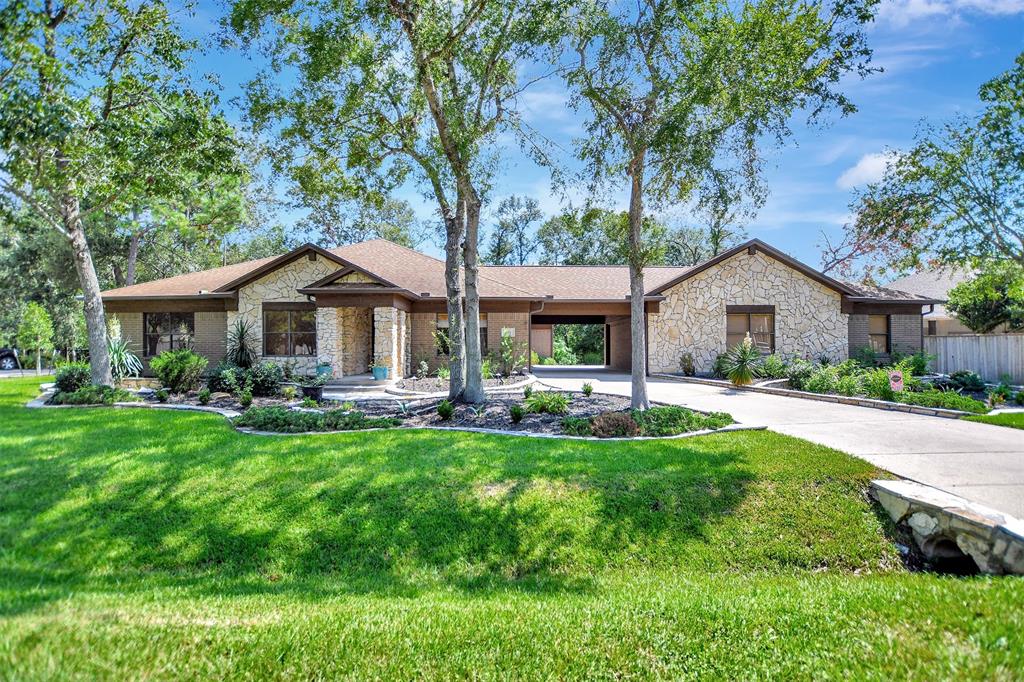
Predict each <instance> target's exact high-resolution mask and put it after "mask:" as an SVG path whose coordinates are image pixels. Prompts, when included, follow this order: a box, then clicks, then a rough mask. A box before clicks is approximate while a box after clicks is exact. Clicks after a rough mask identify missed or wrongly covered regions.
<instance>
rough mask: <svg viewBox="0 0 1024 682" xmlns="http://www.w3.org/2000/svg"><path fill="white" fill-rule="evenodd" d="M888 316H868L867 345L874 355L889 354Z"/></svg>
mask: <svg viewBox="0 0 1024 682" xmlns="http://www.w3.org/2000/svg"><path fill="white" fill-rule="evenodd" d="M889 339H890V334H889V316H888V315H868V343H869V344H870V345H871V350H873V351H875V352H876V353H888V352H889V346H890V343H889Z"/></svg>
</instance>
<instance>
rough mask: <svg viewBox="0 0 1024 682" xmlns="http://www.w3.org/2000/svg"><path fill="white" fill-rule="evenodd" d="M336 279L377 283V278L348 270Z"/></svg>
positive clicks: (359, 282)
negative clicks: (348, 271)
mask: <svg viewBox="0 0 1024 682" xmlns="http://www.w3.org/2000/svg"><path fill="white" fill-rule="evenodd" d="M336 281H338V282H350V283H351V282H354V283H357V284H378V282H377V280H375V279H374V278H372V277H369V276H367V275H364V274H363V273H361V272H359V271H355V272H350V273H348V274H347V275H345V276H344V277H339V278H338V279H337V280H336Z"/></svg>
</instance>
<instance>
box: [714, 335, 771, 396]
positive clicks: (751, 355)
mask: <svg viewBox="0 0 1024 682" xmlns="http://www.w3.org/2000/svg"><path fill="white" fill-rule="evenodd" d="M762 361H763V360H762V358H761V351H759V350H758V349H757V346H755V345H754V342H753V340H752V339H751V338H750V334H747V335H746V336H745V337H744V338H743V341H742V343H738V344H736V346H734V347H733V348H730V349H729V352H727V353H726V354H725V357H724V358H723V361H722V371H723V372H724V374H725V376H726V378H728V379H729V381H731V382H732V384H733V386H747V385H749V384H752V383H754V376H755V375H756V373H757V370H758V368H759V367H760V366H761V362H762Z"/></svg>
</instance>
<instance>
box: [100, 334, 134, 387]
mask: <svg viewBox="0 0 1024 682" xmlns="http://www.w3.org/2000/svg"><path fill="white" fill-rule="evenodd" d="M107 354H108V355H109V356H110V375H111V378H113V380H114V383H115V384H118V385H119V384H120V383H121V380H122V379H124V378H125V377H130V376H131V377H134V376H138V375H139V372H141V371H142V361H141V360H139V356H138V355H136V354H135V353H133V352H132V348H131V339H128V338H123V339H122V338H120V337H118V338H111V339H108V340H107Z"/></svg>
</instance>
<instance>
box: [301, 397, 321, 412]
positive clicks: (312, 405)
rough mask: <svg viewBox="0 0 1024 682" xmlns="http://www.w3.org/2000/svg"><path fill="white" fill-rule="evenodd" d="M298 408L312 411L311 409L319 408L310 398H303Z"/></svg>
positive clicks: (318, 404)
mask: <svg viewBox="0 0 1024 682" xmlns="http://www.w3.org/2000/svg"><path fill="white" fill-rule="evenodd" d="M299 406H300V407H304V408H306V409H308V410H312V409H315V408H317V407H320V403H318V402H317V401H316V400H314V399H313V398H310V397H309V396H306V397H304V398H303V399H302V401H301V402H299Z"/></svg>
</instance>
